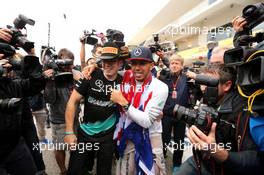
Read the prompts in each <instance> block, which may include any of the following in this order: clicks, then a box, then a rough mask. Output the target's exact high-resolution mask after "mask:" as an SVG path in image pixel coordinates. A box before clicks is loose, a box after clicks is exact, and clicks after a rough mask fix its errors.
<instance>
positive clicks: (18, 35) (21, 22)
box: [0, 14, 35, 52]
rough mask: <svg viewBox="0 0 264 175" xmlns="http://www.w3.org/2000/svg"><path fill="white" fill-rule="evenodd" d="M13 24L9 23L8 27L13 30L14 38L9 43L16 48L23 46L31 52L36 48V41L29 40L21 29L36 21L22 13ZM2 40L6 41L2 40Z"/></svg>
mask: <svg viewBox="0 0 264 175" xmlns="http://www.w3.org/2000/svg"><path fill="white" fill-rule="evenodd" d="M13 24H14V26H10V25H7V28H8V29H10V30H11V31H12V39H11V41H10V43H9V44H10V45H12V46H14V47H15V48H18V47H22V48H23V49H24V50H25V51H26V52H29V51H30V50H31V49H33V48H34V42H31V41H29V40H27V38H26V35H25V34H22V32H21V30H22V29H24V28H25V26H26V24H29V25H32V26H33V25H35V21H34V20H32V19H29V18H27V17H26V16H24V15H21V14H20V15H19V16H18V17H17V18H16V19H15V20H14V22H13ZM0 42H5V41H3V40H0Z"/></svg>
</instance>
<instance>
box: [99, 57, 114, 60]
mask: <svg viewBox="0 0 264 175" xmlns="http://www.w3.org/2000/svg"><path fill="white" fill-rule="evenodd" d="M116 58H117V57H116V56H115V57H114V56H100V59H101V60H112V59H116Z"/></svg>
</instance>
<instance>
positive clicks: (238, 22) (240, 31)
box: [232, 16, 250, 47]
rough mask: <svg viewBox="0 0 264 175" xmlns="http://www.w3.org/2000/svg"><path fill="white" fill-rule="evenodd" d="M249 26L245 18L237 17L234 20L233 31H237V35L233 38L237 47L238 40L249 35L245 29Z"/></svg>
mask: <svg viewBox="0 0 264 175" xmlns="http://www.w3.org/2000/svg"><path fill="white" fill-rule="evenodd" d="M246 24H247V22H246V20H245V18H243V17H241V16H236V17H235V18H234V19H233V20H232V25H233V29H234V30H235V31H236V34H235V36H234V38H233V43H234V46H235V47H238V46H239V43H238V42H237V40H238V38H239V37H240V36H242V35H249V33H250V32H249V31H248V30H245V29H244V27H245V25H246Z"/></svg>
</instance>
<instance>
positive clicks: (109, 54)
mask: <svg viewBox="0 0 264 175" xmlns="http://www.w3.org/2000/svg"><path fill="white" fill-rule="evenodd" d="M118 57H119V48H118V46H117V45H116V44H115V43H113V42H107V43H105V44H104V45H103V50H102V55H101V56H100V59H101V60H112V59H117V58H118Z"/></svg>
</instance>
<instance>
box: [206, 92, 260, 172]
mask: <svg viewBox="0 0 264 175" xmlns="http://www.w3.org/2000/svg"><path fill="white" fill-rule="evenodd" d="M243 104H244V101H243V99H242V97H241V96H240V95H239V94H238V93H237V92H236V91H233V92H230V93H229V94H227V95H226V97H225V98H224V100H223V101H222V103H221V105H220V107H219V116H220V118H221V120H222V122H220V123H219V124H218V126H217V130H216V141H217V143H224V144H225V145H226V144H227V143H231V147H232V148H231V150H230V151H229V155H228V158H227V160H225V161H224V162H223V163H222V164H221V163H217V162H216V161H214V160H213V159H212V160H211V161H210V160H202V162H201V164H202V165H204V166H205V168H206V169H207V170H208V171H209V172H211V173H212V174H224V175H233V174H239V175H247V174H254V175H257V174H263V172H264V169H263V165H264V164H263V161H262V160H261V159H262V156H260V152H258V149H257V146H256V144H255V143H254V142H253V140H252V138H251V135H250V132H249V125H248V123H247V122H246V120H247V112H243V108H244V105H243ZM240 113H241V115H240ZM223 120H224V121H223ZM231 124H233V125H231ZM234 127H235V128H234ZM242 135H244V136H242ZM241 136H242V138H243V139H240V138H241ZM238 142H241V143H240V144H239V143H238ZM238 147H239V148H238ZM212 164H214V166H212ZM221 172H222V173H221Z"/></svg>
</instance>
